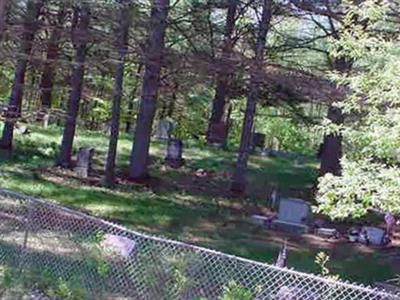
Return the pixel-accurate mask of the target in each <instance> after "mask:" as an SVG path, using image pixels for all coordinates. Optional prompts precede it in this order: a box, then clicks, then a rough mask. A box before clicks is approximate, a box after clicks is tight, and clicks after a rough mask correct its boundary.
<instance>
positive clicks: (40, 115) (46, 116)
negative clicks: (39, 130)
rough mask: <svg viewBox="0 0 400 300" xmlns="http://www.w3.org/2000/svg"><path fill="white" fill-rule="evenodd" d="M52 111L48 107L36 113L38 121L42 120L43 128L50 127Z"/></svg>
mask: <svg viewBox="0 0 400 300" xmlns="http://www.w3.org/2000/svg"><path fill="white" fill-rule="evenodd" d="M49 120H50V111H49V110H48V109H41V110H39V111H38V112H37V113H36V121H37V122H41V123H42V126H43V128H47V127H49Z"/></svg>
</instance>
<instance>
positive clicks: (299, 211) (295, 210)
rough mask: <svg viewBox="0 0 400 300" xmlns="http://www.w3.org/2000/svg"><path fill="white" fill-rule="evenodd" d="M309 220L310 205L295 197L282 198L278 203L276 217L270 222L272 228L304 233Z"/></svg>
mask: <svg viewBox="0 0 400 300" xmlns="http://www.w3.org/2000/svg"><path fill="white" fill-rule="evenodd" d="M310 221H311V208H310V205H309V204H308V203H307V202H306V201H304V200H302V199H296V198H282V199H281V200H280V203H279V212H278V219H276V220H274V221H273V222H272V225H273V227H274V228H276V229H278V230H282V231H288V232H295V233H305V232H308V231H309V226H308V224H309V223H310Z"/></svg>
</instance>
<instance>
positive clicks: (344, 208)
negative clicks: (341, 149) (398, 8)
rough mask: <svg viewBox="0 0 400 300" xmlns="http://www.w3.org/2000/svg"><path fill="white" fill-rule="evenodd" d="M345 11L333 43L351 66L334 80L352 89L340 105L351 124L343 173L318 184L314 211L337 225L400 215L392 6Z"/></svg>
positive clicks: (399, 83) (399, 117) (397, 55)
mask: <svg viewBox="0 0 400 300" xmlns="http://www.w3.org/2000/svg"><path fill="white" fill-rule="evenodd" d="M348 5H349V11H348V13H347V15H346V16H345V18H344V25H345V26H344V31H343V34H342V36H341V38H340V39H339V40H338V41H335V42H333V43H332V53H333V54H334V55H336V56H337V57H347V58H349V59H352V60H353V61H354V62H355V63H354V72H352V73H351V74H349V75H347V76H344V75H340V74H336V75H335V78H336V79H337V80H338V82H339V83H341V84H345V85H347V86H349V87H350V89H351V93H350V94H349V96H348V97H347V98H346V100H345V101H344V102H343V103H340V106H341V108H342V109H343V111H344V112H345V113H346V114H347V119H348V120H349V121H348V122H346V123H345V124H344V126H343V127H342V128H341V129H340V130H341V133H342V135H343V139H344V142H345V157H344V159H343V160H342V162H341V163H342V167H343V172H342V175H341V176H332V175H331V174H327V175H326V176H325V177H324V178H322V179H321V180H320V182H319V192H318V195H317V201H318V203H319V209H318V210H319V211H320V212H323V213H326V214H328V215H330V216H331V217H332V218H341V219H343V218H347V217H353V218H354V217H355V218H358V217H361V216H363V215H365V214H367V213H368V211H369V210H370V209H378V210H380V211H391V212H393V213H400V194H399V191H400V152H399V149H400V109H399V104H400V98H399V96H398V95H399V93H400V76H399V72H398V70H399V67H400V63H399V62H400V51H399V49H400V47H399V46H400V41H399V39H398V37H397V34H394V32H398V30H399V29H400V28H399V23H398V22H392V21H393V20H392V19H391V18H392V15H391V13H390V11H391V8H390V6H391V4H390V1H381V2H379V3H377V2H376V1H371V0H367V1H363V2H362V3H361V4H359V5H352V4H348ZM357 19H358V20H359V21H362V22H360V23H357V24H354V20H357ZM365 24H367V30H365V28H364V25H365Z"/></svg>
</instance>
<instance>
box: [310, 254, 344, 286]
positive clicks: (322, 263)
mask: <svg viewBox="0 0 400 300" xmlns="http://www.w3.org/2000/svg"><path fill="white" fill-rule="evenodd" d="M329 261H330V257H329V255H327V254H326V253H325V252H322V251H321V252H319V253H318V254H317V255H316V256H315V263H316V264H317V265H318V267H319V268H320V274H321V275H322V276H324V277H328V278H330V279H333V280H338V279H339V275H332V273H331V270H330V269H329V268H328V263H329Z"/></svg>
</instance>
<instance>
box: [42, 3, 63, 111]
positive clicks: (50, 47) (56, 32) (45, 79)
mask: <svg viewBox="0 0 400 300" xmlns="http://www.w3.org/2000/svg"><path fill="white" fill-rule="evenodd" d="M60 5H61V7H60V10H59V11H58V15H57V20H56V24H54V28H53V30H52V32H51V35H50V39H49V41H48V43H47V57H46V62H45V65H44V69H43V73H42V78H41V81H40V89H41V92H42V95H41V108H42V109H43V110H45V111H46V110H48V109H50V108H51V96H52V90H53V84H54V75H55V72H54V67H55V65H54V61H55V60H56V59H57V58H58V53H59V45H58V44H59V42H60V38H61V33H62V26H63V21H64V16H65V7H64V4H62V3H61V4H60Z"/></svg>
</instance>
